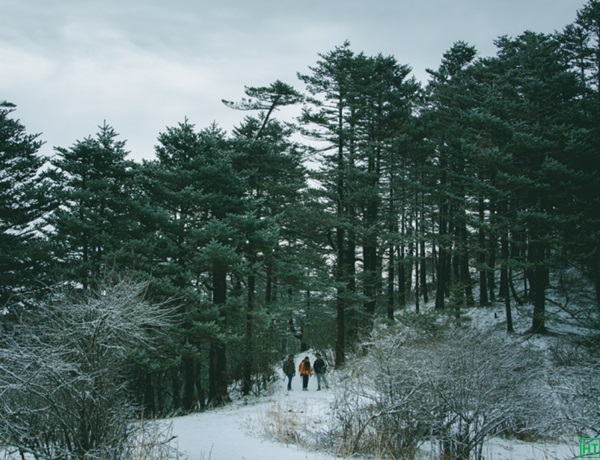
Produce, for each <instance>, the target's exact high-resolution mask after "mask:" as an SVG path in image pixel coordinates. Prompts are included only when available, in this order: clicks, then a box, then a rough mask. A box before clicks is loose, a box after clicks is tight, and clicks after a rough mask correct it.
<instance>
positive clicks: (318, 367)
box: [313, 353, 329, 391]
mask: <svg viewBox="0 0 600 460" xmlns="http://www.w3.org/2000/svg"><path fill="white" fill-rule="evenodd" d="M313 369H314V371H315V374H316V376H317V391H319V390H320V389H321V382H323V384H324V385H325V388H327V389H329V382H328V381H327V376H326V375H325V373H326V372H327V364H326V363H325V361H324V360H323V358H321V355H320V354H319V353H317V359H315V362H314V363H313Z"/></svg>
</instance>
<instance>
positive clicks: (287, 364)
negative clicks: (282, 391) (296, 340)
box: [283, 355, 296, 391]
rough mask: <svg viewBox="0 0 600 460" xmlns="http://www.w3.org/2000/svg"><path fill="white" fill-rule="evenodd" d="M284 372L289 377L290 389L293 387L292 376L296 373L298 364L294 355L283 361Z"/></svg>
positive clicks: (288, 387) (288, 386)
mask: <svg viewBox="0 0 600 460" xmlns="http://www.w3.org/2000/svg"><path fill="white" fill-rule="evenodd" d="M283 373H284V374H285V375H286V376H287V378H288V385H287V389H288V391H290V390H291V389H292V378H294V375H296V364H295V363H294V355H290V356H289V357H288V359H286V360H285V361H284V363H283Z"/></svg>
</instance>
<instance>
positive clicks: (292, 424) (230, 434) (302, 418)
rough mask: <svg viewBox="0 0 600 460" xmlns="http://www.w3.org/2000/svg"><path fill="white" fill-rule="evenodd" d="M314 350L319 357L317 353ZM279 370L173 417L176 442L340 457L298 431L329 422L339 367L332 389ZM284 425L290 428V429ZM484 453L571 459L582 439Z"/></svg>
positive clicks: (427, 455)
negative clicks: (256, 386) (273, 377)
mask: <svg viewBox="0 0 600 460" xmlns="http://www.w3.org/2000/svg"><path fill="white" fill-rule="evenodd" d="M310 356H311V362H313V361H314V357H313V356H312V355H310ZM299 362H300V357H296V365H298V363H299ZM278 376H279V380H278V381H277V382H276V383H275V384H274V388H273V393H272V394H271V395H269V396H261V397H258V398H250V400H249V401H248V402H244V401H241V400H238V401H235V402H234V403H233V404H231V405H228V406H226V407H224V408H222V409H215V410H210V411H207V412H203V413H198V414H193V415H188V416H184V417H177V418H173V419H170V420H169V423H171V430H172V433H173V435H174V436H176V438H175V440H174V441H173V443H174V445H176V446H177V447H178V449H179V450H180V452H181V453H182V454H184V455H186V456H187V458H188V459H189V460H270V459H284V460H334V459H338V460H339V458H340V457H338V456H335V455H334V454H333V453H329V454H328V453H325V452H324V451H317V450H315V449H311V448H307V447H306V445H307V443H306V442H302V441H303V440H298V439H296V438H295V437H294V435H293V432H296V433H300V436H302V433H306V434H309V432H310V433H313V434H314V433H316V432H318V431H320V430H324V429H325V428H326V426H327V424H328V423H329V416H330V409H329V406H330V404H331V402H332V401H333V395H334V391H335V372H333V373H329V380H330V383H331V384H332V389H330V390H323V391H316V389H317V381H316V378H314V377H311V379H310V382H309V391H306V392H305V391H302V389H301V387H302V384H301V380H300V378H299V377H298V376H296V377H295V378H294V382H293V390H292V391H290V392H288V391H287V390H286V380H285V377H284V376H283V374H282V373H281V372H279V373H278ZM282 427H283V428H284V429H285V428H287V429H289V433H288V434H287V435H286V433H284V432H282ZM278 439H279V441H278ZM283 439H287V440H288V442H287V443H286V442H283ZM295 441H299V444H300V445H298V444H296V443H295ZM303 446H304V447H303ZM323 447H332V446H323ZM330 450H332V449H330ZM483 454H484V456H485V458H487V459H492V460H542V459H544V460H566V459H574V458H577V457H578V456H579V446H578V439H573V442H572V443H570V444H569V445H566V444H552V443H528V442H522V441H518V440H511V441H509V440H505V439H491V440H490V441H488V442H487V443H486V445H485V447H484V451H483ZM421 458H422V459H428V460H430V459H431V458H433V457H432V453H431V452H430V451H425V450H424V451H422V456H421ZM353 459H355V460H357V459H358V457H353Z"/></svg>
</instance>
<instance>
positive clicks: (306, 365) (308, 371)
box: [298, 356, 313, 391]
mask: <svg viewBox="0 0 600 460" xmlns="http://www.w3.org/2000/svg"><path fill="white" fill-rule="evenodd" d="M298 370H299V371H300V375H301V376H302V389H303V390H304V391H308V379H309V378H310V376H311V375H312V373H313V371H312V367H311V365H310V358H309V357H308V356H307V357H306V358H304V359H303V360H302V362H301V363H300V366H299V367H298Z"/></svg>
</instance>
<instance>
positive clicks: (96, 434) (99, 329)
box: [0, 281, 172, 459]
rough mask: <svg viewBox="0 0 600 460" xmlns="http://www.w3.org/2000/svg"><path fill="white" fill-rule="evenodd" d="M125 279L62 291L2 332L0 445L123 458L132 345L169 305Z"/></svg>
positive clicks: (142, 341)
mask: <svg viewBox="0 0 600 460" xmlns="http://www.w3.org/2000/svg"><path fill="white" fill-rule="evenodd" d="M144 288H145V286H144V285H143V284H140V283H133V282H131V281H121V282H117V283H115V284H112V285H110V286H105V287H103V288H101V289H99V290H98V291H97V292H93V293H91V292H86V293H77V294H74V293H68V292H64V291H63V292H59V293H56V294H55V296H54V297H53V298H52V299H51V300H49V301H48V302H47V303H45V304H42V305H39V306H38V308H37V309H36V310H34V311H31V312H28V313H27V314H26V315H24V317H23V318H22V320H21V321H20V322H19V323H17V324H13V325H11V327H7V328H5V330H4V331H3V333H2V336H1V338H0V401H1V402H0V446H5V447H6V448H8V449H12V450H15V449H16V450H17V451H19V452H21V453H22V454H23V455H24V454H25V453H30V454H32V455H33V456H35V457H36V458H38V457H39V458H63V459H76V458H77V459H79V458H89V459H91V458H103V459H111V458H124V457H123V454H124V452H125V450H126V447H127V445H128V443H129V442H130V441H132V440H133V438H134V436H133V428H132V425H131V423H130V422H131V420H132V419H133V418H134V417H135V413H136V408H134V407H133V406H132V405H131V404H130V397H129V396H130V395H129V394H128V382H127V380H126V378H125V376H126V375H127V372H126V371H127V365H128V356H129V353H130V352H131V350H132V349H134V348H135V347H140V346H151V335H150V333H149V332H150V331H156V330H159V329H161V328H163V327H165V326H166V325H168V324H170V323H171V321H172V316H171V314H172V312H171V311H168V310H165V309H163V308H161V307H160V306H157V305H151V304H149V303H147V302H145V301H143V300H142V293H143V290H144Z"/></svg>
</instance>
